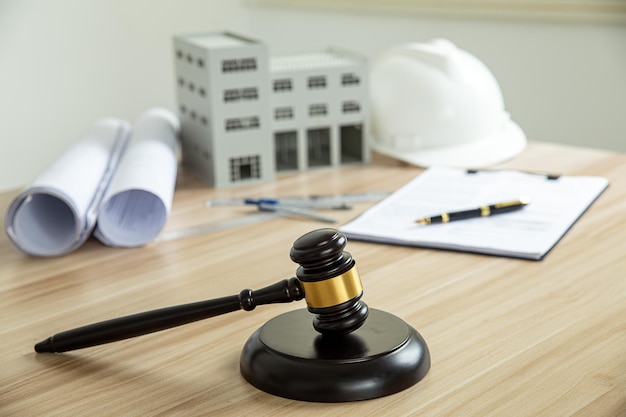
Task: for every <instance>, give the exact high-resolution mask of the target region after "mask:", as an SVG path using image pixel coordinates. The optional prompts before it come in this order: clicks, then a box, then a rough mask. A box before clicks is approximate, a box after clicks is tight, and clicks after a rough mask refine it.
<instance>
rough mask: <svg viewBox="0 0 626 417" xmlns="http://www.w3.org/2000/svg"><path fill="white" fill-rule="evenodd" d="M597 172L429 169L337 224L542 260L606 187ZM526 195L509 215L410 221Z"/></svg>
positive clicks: (381, 236)
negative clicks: (524, 203)
mask: <svg viewBox="0 0 626 417" xmlns="http://www.w3.org/2000/svg"><path fill="white" fill-rule="evenodd" d="M608 185H609V182H608V180H607V179H606V178H603V177H594V176H567V175H548V174H538V173H530V172H523V171H515V170H498V171H495V170H494V171H489V170H487V171H480V170H465V169H459V168H448V167H431V168H429V169H427V170H426V171H424V172H423V173H422V174H420V175H419V176H417V177H416V178H414V179H413V180H411V181H410V182H409V183H407V184H406V185H404V186H402V187H401V188H400V189H398V190H397V191H396V192H394V193H392V194H391V195H390V196H389V197H387V198H386V199H384V200H382V201H381V202H379V203H378V204H376V205H374V206H373V207H371V208H370V209H368V210H366V211H365V212H363V213H362V214H361V215H359V216H358V217H356V218H355V219H353V220H351V221H349V222H348V223H346V224H344V225H343V226H341V227H340V228H339V230H341V231H342V232H343V233H344V234H345V235H346V236H347V237H348V238H349V239H354V240H361V241H370V242H378V243H386V244H396V245H403V246H414V247H422V248H433V249H444V250H454V251H461V252H471V253H479V254H486V255H496V256H506V257H512V258H521V259H530V260H541V259H543V258H544V257H545V256H546V254H547V253H548V252H550V250H551V249H552V248H553V247H554V246H555V245H556V244H557V243H558V242H559V241H560V240H561V239H562V237H563V236H564V235H565V234H566V233H567V231H568V230H569V229H570V228H571V227H572V226H573V225H574V224H575V223H576V221H577V220H578V219H579V218H580V217H581V216H582V215H583V213H584V212H585V211H586V210H587V209H588V208H589V207H590V206H591V205H592V204H593V202H594V201H595V200H596V199H597V198H598V197H599V196H600V195H601V194H602V192H603V191H604V190H605V189H606V188H607V187H608ZM520 196H527V197H530V199H531V204H529V205H528V206H527V207H525V208H523V209H521V210H517V211H514V212H510V213H506V214H499V215H495V216H490V217H483V218H474V219H468V220H460V221H456V222H450V223H446V224H437V225H427V226H424V225H418V224H416V223H415V220H416V219H418V218H420V217H425V216H431V215H433V214H437V213H440V212H451V211H460V210H465V209H470V208H474V207H478V206H481V205H486V204H492V203H497V202H499V201H507V200H514V199H516V198H519V197H520Z"/></svg>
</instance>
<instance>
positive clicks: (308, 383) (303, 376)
mask: <svg viewBox="0 0 626 417" xmlns="http://www.w3.org/2000/svg"><path fill="white" fill-rule="evenodd" d="M345 244H346V238H345V236H344V235H343V234H342V233H340V232H338V231H337V230H335V229H320V230H315V231H313V232H310V233H308V234H306V235H304V236H302V237H300V238H299V239H298V240H296V241H295V242H294V245H293V247H292V249H291V253H290V255H291V259H292V260H293V261H294V262H297V263H298V264H300V267H298V270H297V272H296V276H297V277H298V279H299V280H300V283H301V285H302V288H303V290H304V297H305V299H306V302H307V309H306V310H305V309H300V310H295V311H291V312H288V313H284V314H282V315H280V316H278V317H275V318H274V319H272V320H270V321H268V322H267V323H266V324H264V325H263V326H262V327H261V328H260V329H258V330H257V331H256V332H255V333H254V334H252V336H250V338H249V339H248V341H247V342H246V344H245V346H244V349H243V351H242V354H241V359H240V369H241V373H242V375H243V376H244V378H245V379H246V380H247V381H248V382H250V383H251V384H252V385H254V386H255V387H257V388H259V389H261V390H263V391H265V392H268V393H270V394H274V395H278V396H281V397H285V398H291V399H295V400H303V401H316V402H343V401H357V400H366V399H371V398H377V397H382V396H385V395H390V394H394V393H396V392H399V391H402V390H404V389H406V388H409V387H411V386H413V385H414V384H416V383H417V382H418V381H420V380H421V379H422V378H423V377H424V376H425V375H426V373H427V372H428V370H429V368H430V354H429V351H428V347H427V346H426V343H425V342H424V339H423V338H422V337H421V336H420V334H419V333H418V332H417V331H416V330H415V329H413V328H412V327H411V326H409V325H408V324H407V323H406V322H404V321H403V320H402V319H400V318H398V317H396V316H394V315H392V314H389V313H386V312H384V311H381V310H376V309H368V307H367V305H366V304H365V303H363V302H362V301H361V296H362V295H363V288H362V284H361V280H360V278H359V275H358V272H357V270H356V265H355V262H354V260H353V259H352V256H351V255H350V253H348V252H344V251H343V248H344V247H345ZM307 310H308V311H307ZM311 313H313V314H314V315H315V316H314V318H313V323H312V324H311Z"/></svg>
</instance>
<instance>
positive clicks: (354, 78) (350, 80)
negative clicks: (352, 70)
mask: <svg viewBox="0 0 626 417" xmlns="http://www.w3.org/2000/svg"><path fill="white" fill-rule="evenodd" d="M360 82H361V79H360V78H359V76H358V75H356V74H343V75H342V76H341V85H358V84H359V83H360Z"/></svg>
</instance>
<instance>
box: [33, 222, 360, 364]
mask: <svg viewBox="0 0 626 417" xmlns="http://www.w3.org/2000/svg"><path fill="white" fill-rule="evenodd" d="M345 245H346V237H345V236H344V235H343V234H342V233H340V232H338V231H337V230H335V229H330V228H326V229H319V230H314V231H312V232H310V233H307V234H305V235H304V236H302V237H300V238H299V239H297V240H296V241H295V242H294V244H293V247H292V248H291V251H290V257H291V259H292V260H293V261H294V262H296V263H298V264H300V266H299V267H298V268H297V271H296V277H297V278H290V279H285V280H282V281H280V282H277V283H276V284H273V285H270V286H268V287H265V288H262V289H259V290H256V291H252V290H249V289H245V290H243V291H241V292H240V293H239V294H238V295H231V296H227V297H222V298H217V299H213V300H206V301H199V302H195V303H190V304H184V305H179V306H173V307H166V308H161V309H158V310H152V311H146V312H143V313H137V314H133V315H130V316H124V317H119V318H115V319H111V320H107V321H103V322H99V323H94V324H89V325H86V326H83V327H78V328H75V329H72V330H67V331H64V332H61V333H57V334H55V335H54V336H51V337H49V338H47V339H45V340H43V341H41V342H39V343H37V344H36V345H35V351H36V352H66V351H70V350H76V349H82V348H86V347H91V346H96V345H102V344H105V343H110V342H115V341H118V340H124V339H129V338H132V337H137V336H141V335H144V334H148V333H154V332H157V331H160V330H165V329H169V328H172V327H176V326H180V325H183V324H187V323H191V322H195V321H198V320H202V319H206V318H210V317H215V316H218V315H222V314H226V313H230V312H233V311H237V310H242V309H243V310H246V311H251V310H254V309H255V307H256V306H259V305H263V304H274V303H289V302H291V301H297V300H301V299H303V298H304V299H305V300H306V303H307V309H308V311H309V312H311V313H313V314H315V317H314V319H313V327H314V328H315V329H316V330H317V331H318V332H320V333H322V334H323V335H340V334H347V333H350V332H352V331H354V330H356V329H358V328H359V327H361V325H362V324H363V323H364V322H365V320H366V319H367V316H368V307H367V305H366V304H365V303H363V302H362V301H361V297H362V295H363V286H362V283H361V278H360V277H359V273H358V271H357V268H356V265H355V262H354V260H353V259H352V255H350V253H348V252H344V251H343V249H344V247H345Z"/></svg>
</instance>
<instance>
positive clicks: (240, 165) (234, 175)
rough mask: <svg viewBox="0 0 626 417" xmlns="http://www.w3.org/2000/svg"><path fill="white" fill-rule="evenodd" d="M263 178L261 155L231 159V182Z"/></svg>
mask: <svg viewBox="0 0 626 417" xmlns="http://www.w3.org/2000/svg"><path fill="white" fill-rule="evenodd" d="M252 178H261V157H260V156H259V155H253V156H243V157H240V158H230V180H231V182H237V181H245V180H249V179H252Z"/></svg>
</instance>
